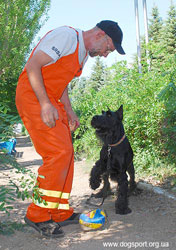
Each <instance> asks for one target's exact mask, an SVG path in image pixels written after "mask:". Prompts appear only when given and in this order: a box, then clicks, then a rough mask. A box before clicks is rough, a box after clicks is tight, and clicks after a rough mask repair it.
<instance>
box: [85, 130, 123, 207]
mask: <svg viewBox="0 0 176 250" xmlns="http://www.w3.org/2000/svg"><path fill="white" fill-rule="evenodd" d="M125 137H126V135H125V134H124V135H123V137H122V138H121V139H120V140H119V141H118V142H117V143H115V144H108V160H107V172H106V174H107V177H108V176H109V171H110V168H111V148H112V147H116V146H118V145H119V144H121V143H122V142H123V141H124V139H125ZM105 189H106V188H105ZM92 197H94V194H93V193H92V194H91V195H90V197H89V198H88V199H87V200H86V204H88V205H91V206H95V207H101V206H102V205H103V203H104V201H105V199H106V197H105V195H104V194H103V198H102V202H101V203H100V204H98V205H97V204H93V203H91V199H92Z"/></svg>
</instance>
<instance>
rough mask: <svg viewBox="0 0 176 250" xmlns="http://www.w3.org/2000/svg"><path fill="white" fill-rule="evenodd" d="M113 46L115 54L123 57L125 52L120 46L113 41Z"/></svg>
mask: <svg viewBox="0 0 176 250" xmlns="http://www.w3.org/2000/svg"><path fill="white" fill-rule="evenodd" d="M113 44H114V46H115V48H116V50H117V52H119V54H121V55H125V51H124V50H123V48H122V46H121V45H120V44H119V43H116V42H114V41H113Z"/></svg>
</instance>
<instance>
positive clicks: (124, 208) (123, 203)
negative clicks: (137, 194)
mask: <svg viewBox="0 0 176 250" xmlns="http://www.w3.org/2000/svg"><path fill="white" fill-rule="evenodd" d="M117 182H118V196H117V200H116V202H115V209H116V214H128V213H131V209H130V208H129V207H128V195H127V194H128V177H127V174H126V173H121V174H120V176H119V177H118V179H117Z"/></svg>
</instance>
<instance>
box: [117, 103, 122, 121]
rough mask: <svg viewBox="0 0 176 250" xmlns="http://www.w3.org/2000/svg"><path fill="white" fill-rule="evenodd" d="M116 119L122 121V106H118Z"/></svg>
mask: <svg viewBox="0 0 176 250" xmlns="http://www.w3.org/2000/svg"><path fill="white" fill-rule="evenodd" d="M116 113H117V115H118V117H119V119H120V120H123V105H121V106H120V108H119V109H118V110H117V111H116Z"/></svg>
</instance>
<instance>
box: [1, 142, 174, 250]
mask: <svg viewBox="0 0 176 250" xmlns="http://www.w3.org/2000/svg"><path fill="white" fill-rule="evenodd" d="M16 149H17V152H18V154H19V156H20V158H18V161H19V162H20V163H21V165H22V166H23V167H29V168H32V169H34V171H37V168H38V167H39V166H40V164H41V158H40V156H39V155H38V154H37V153H36V152H35V150H34V148H33V147H32V145H31V143H30V142H29V141H28V140H26V139H25V140H22V139H19V140H18V144H17V148H16ZM5 171H6V173H8V174H12V175H14V173H9V172H8V171H9V170H5ZM89 172H90V167H88V166H87V163H86V161H84V160H83V161H80V162H76V163H75V173H74V181H73V190H72V195H71V200H70V203H71V204H72V206H73V207H74V208H75V211H77V212H88V211H90V210H93V209H94V208H93V207H90V206H89V207H88V206H87V205H86V199H87V198H88V197H89V195H90V194H91V193H92V191H91V190H90V188H89V185H88V179H89ZM6 181H7V180H6V178H5V177H4V175H2V173H1V172H0V185H2V184H6ZM114 202H115V197H113V196H110V197H108V198H107V199H106V200H105V202H104V205H103V209H105V210H106V212H107V214H108V224H107V227H106V228H105V229H104V230H99V231H91V232H84V231H83V230H82V228H81V227H80V225H79V224H78V225H67V226H64V227H63V230H64V232H65V237H64V238H60V239H46V238H44V237H42V236H40V235H39V234H38V233H37V232H36V231H35V230H34V229H33V228H30V227H29V226H25V227H23V229H22V230H20V231H15V233H14V234H12V235H0V250H11V249H13V250H36V249H38V250H61V249H70V250H82V249H85V250H104V249H123V250H124V249H147V250H150V249H151V250H152V249H163V250H175V249H176V200H174V199H171V198H168V197H167V196H164V195H161V194H156V193H154V192H152V191H149V190H147V189H143V190H142V192H141V194H139V195H137V196H131V197H130V198H129V204H130V208H131V209H132V213H131V214H128V215H117V214H115V207H114ZM29 203H30V201H24V202H23V201H21V200H16V201H15V202H14V209H13V210H12V212H11V215H10V217H9V218H8V217H7V216H6V215H4V214H1V221H6V220H11V221H14V222H18V223H23V224H24V221H23V218H24V215H25V211H26V208H27V206H28V204H29Z"/></svg>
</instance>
